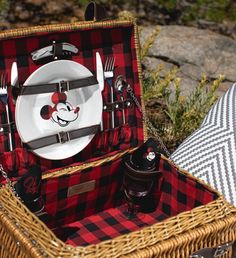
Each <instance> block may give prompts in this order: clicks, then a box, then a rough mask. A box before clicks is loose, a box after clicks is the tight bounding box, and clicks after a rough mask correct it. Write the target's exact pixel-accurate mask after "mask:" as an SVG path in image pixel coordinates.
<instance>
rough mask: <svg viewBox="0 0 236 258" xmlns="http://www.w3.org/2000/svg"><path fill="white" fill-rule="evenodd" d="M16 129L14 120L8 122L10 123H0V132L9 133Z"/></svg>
mask: <svg viewBox="0 0 236 258" xmlns="http://www.w3.org/2000/svg"><path fill="white" fill-rule="evenodd" d="M15 130H16V124H15V122H10V124H1V125H0V133H10V132H14V131H15Z"/></svg>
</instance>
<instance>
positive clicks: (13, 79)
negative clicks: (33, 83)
mask: <svg viewBox="0 0 236 258" xmlns="http://www.w3.org/2000/svg"><path fill="white" fill-rule="evenodd" d="M18 85H19V82H18V69H17V63H16V62H13V63H12V65H11V86H12V87H15V86H16V87H18Z"/></svg>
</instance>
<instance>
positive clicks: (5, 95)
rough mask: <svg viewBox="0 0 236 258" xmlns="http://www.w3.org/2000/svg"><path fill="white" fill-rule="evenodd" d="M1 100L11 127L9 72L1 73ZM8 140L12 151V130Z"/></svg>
mask: <svg viewBox="0 0 236 258" xmlns="http://www.w3.org/2000/svg"><path fill="white" fill-rule="evenodd" d="M0 100H1V101H2V103H3V104H4V105H5V109H6V115H7V124H8V125H9V127H10V117H9V108H8V93H7V73H3V74H1V82H0ZM8 142H9V150H10V151H12V150H13V148H12V135H11V130H9V133H8Z"/></svg>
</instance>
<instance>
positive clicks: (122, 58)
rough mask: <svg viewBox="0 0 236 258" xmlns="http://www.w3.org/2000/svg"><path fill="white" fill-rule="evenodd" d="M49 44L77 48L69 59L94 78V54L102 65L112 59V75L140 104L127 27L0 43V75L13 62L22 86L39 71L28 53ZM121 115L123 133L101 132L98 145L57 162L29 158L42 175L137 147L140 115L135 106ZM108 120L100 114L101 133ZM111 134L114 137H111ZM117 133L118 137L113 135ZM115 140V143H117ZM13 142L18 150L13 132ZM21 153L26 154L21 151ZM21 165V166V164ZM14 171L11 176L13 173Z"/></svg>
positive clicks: (0, 118) (0, 117) (1, 143)
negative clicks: (130, 89) (120, 77)
mask: <svg viewBox="0 0 236 258" xmlns="http://www.w3.org/2000/svg"><path fill="white" fill-rule="evenodd" d="M53 40H56V41H57V42H69V43H71V44H74V45H75V46H76V47H78V49H79V55H77V56H73V57H71V59H72V60H73V61H76V62H79V63H81V64H83V65H85V66H86V67H87V68H88V69H89V70H90V71H91V72H92V73H94V74H95V75H96V60H95V55H96V52H97V51H99V53H100V55H101V58H102V62H103V64H105V61H106V59H107V58H108V57H112V56H113V57H115V58H116V59H115V60H116V62H115V65H116V69H115V75H116V76H118V75H124V77H125V78H126V79H127V81H128V83H129V84H130V85H131V86H133V88H134V89H135V94H136V95H137V97H138V99H139V100H140V83H139V78H138V64H137V58H136V50H135V42H134V28H133V26H131V25H124V26H120V27H114V28H112V27H108V28H103V29H100V28H96V29H80V30H71V31H60V32H53V33H37V34H36V35H32V36H27V37H19V38H15V39H5V40H1V41H0V56H1V58H0V72H7V73H8V74H10V70H11V65H12V62H14V61H17V65H18V71H19V80H20V82H21V83H23V82H24V81H25V80H26V79H27V78H28V76H29V75H30V74H31V73H32V72H33V71H35V70H36V69H37V68H39V65H38V64H35V63H33V61H32V59H31V55H30V53H31V52H32V51H34V50H36V49H39V48H41V47H44V46H47V45H51V44H52V41H53ZM9 77H10V76H8V78H9ZM9 83H10V82H9ZM9 93H10V92H9ZM124 98H125V99H126V98H128V96H127V95H126V96H124ZM103 99H104V103H106V102H109V100H110V89H109V86H108V85H107V84H106V83H105V87H104V91H103ZM115 100H120V99H119V96H118V95H116V96H115ZM9 106H10V115H11V121H14V114H15V106H14V105H13V102H12V98H11V97H10V98H9ZM125 111H126V120H127V125H125V128H124V129H115V130H112V131H110V130H106V131H105V132H107V134H106V135H103V137H102V138H103V140H102V141H100V140H98V138H99V136H100V134H98V135H97V139H95V138H94V139H93V141H92V142H91V143H90V144H89V145H88V146H87V147H86V148H85V149H84V150H83V151H82V152H81V153H79V154H78V155H75V156H74V157H72V158H70V159H66V160H61V161H47V160H45V159H41V158H39V157H36V156H35V155H34V154H33V155H34V156H35V157H34V160H35V161H36V163H37V164H38V165H39V166H40V167H41V169H42V170H43V171H45V170H49V169H51V168H56V167H61V166H65V165H69V164H70V163H74V162H76V161H78V162H80V161H81V162H82V161H87V160H88V159H90V158H91V157H93V156H99V155H104V154H106V153H108V152H110V151H114V150H119V149H123V148H126V147H127V148H129V147H135V146H137V145H138V144H140V143H141V142H142V141H143V129H142V120H141V114H140V112H139V111H137V109H136V108H135V106H133V107H132V108H130V109H126V110H125ZM110 119H111V118H110V113H108V112H104V114H103V121H104V128H105V129H108V128H111V124H110ZM5 122H6V117H5V109H4V106H3V105H2V103H0V123H5ZM115 126H116V127H119V128H120V127H121V126H122V112H121V111H119V110H118V111H116V112H115ZM127 127H130V128H129V130H131V132H128V130H127ZM113 131H114V137H113V136H112V134H113ZM124 132H126V135H127V133H128V135H129V137H130V139H129V142H127V139H128V138H127V137H125V139H126V142H125V144H124V145H123V139H124V138H123V135H122V133H124ZM118 133H119V134H121V135H117V134H118ZM101 136H102V135H101ZM117 137H118V138H119V141H118V140H117ZM13 138H14V139H13V145H14V146H15V147H17V148H21V141H20V138H19V135H18V133H17V132H15V133H14V137H13ZM104 139H105V141H104ZM106 139H108V140H106ZM107 141H108V144H109V147H108V148H107V146H106V144H107ZM117 143H118V144H117ZM104 147H105V148H104ZM100 148H101V149H100ZM106 148H107V150H106ZM7 151H8V138H7V135H0V153H4V152H7ZM23 152H26V151H24V150H23ZM29 155H30V154H29ZM22 162H23V163H25V161H24V160H23V161H22ZM12 163H14V161H12ZM16 171H17V170H16ZM16 171H15V172H14V173H16ZM9 172H12V171H9Z"/></svg>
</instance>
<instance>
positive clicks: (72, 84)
mask: <svg viewBox="0 0 236 258" xmlns="http://www.w3.org/2000/svg"><path fill="white" fill-rule="evenodd" d="M97 84H98V81H97V79H96V78H95V77H94V76H90V77H86V78H82V79H78V80H74V81H61V82H59V83H49V84H39V85H26V86H21V88H20V92H19V95H33V94H41V93H50V92H64V91H69V90H74V89H78V88H83V87H89V86H93V85H97Z"/></svg>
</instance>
